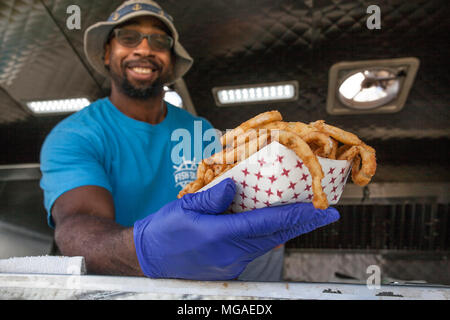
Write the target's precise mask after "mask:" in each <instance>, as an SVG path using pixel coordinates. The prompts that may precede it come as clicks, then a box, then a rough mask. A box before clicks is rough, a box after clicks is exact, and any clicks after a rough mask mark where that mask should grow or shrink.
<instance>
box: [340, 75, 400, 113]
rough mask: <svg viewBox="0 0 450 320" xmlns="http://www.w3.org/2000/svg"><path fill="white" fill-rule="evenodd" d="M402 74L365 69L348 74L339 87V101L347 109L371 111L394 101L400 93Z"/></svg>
mask: <svg viewBox="0 0 450 320" xmlns="http://www.w3.org/2000/svg"><path fill="white" fill-rule="evenodd" d="M401 76H403V74H402V72H396V71H393V70H389V69H366V70H360V71H357V72H353V73H351V74H349V75H348V76H347V77H346V78H345V79H344V80H343V81H342V82H341V85H340V86H339V91H338V97H339V100H340V101H341V102H342V103H343V104H344V105H346V106H347V107H349V108H353V109H358V110H367V109H373V108H377V107H380V106H383V105H385V104H387V103H389V102H390V101H392V100H394V99H395V98H396V97H397V96H398V93H399V91H400V79H399V77H401Z"/></svg>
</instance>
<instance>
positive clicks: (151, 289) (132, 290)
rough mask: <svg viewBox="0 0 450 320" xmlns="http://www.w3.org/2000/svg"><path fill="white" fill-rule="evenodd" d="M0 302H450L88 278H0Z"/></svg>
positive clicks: (390, 288) (361, 290) (431, 290)
mask: <svg viewBox="0 0 450 320" xmlns="http://www.w3.org/2000/svg"><path fill="white" fill-rule="evenodd" d="M0 299H30V300H41V299H49V300H53V299H56V300H130V299H131V300H142V299H152V300H153V299H165V300H178V299H185V300H190V299H199V300H212V299H214V300H230V299H233V300H239V299H241V300H259V299H269V300H270V299H318V300H347V299H352V300H392V299H400V300H403V299H408V300H410V299H411V300H413V299H419V300H423V299H426V300H433V299H438V300H450V287H447V286H417V285H381V286H380V288H379V289H369V288H368V286H366V285H365V284H364V285H363V284H347V283H342V284H340V283H302V282H241V281H190V280H174V279H149V278H140V277H116V276H93V275H82V276H76V275H73V276H72V275H70V276H69V275H36V274H33V275H31V274H0Z"/></svg>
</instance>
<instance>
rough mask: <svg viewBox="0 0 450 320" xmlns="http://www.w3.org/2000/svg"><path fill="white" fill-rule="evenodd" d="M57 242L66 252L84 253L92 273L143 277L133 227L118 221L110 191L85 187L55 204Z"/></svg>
mask: <svg viewBox="0 0 450 320" xmlns="http://www.w3.org/2000/svg"><path fill="white" fill-rule="evenodd" d="M52 217H53V221H54V222H55V226H56V229H55V241H56V244H57V245H58V248H59V249H60V251H61V253H62V254H63V255H67V256H83V257H85V259H86V267H87V271H88V273H95V274H114V275H128V276H143V275H144V274H143V273H142V270H141V268H140V266H139V262H138V259H137V256H136V250H135V245H134V240H133V227H130V228H125V227H123V226H120V225H119V224H117V223H115V221H114V217H115V212H114V202H113V199H112V196H111V194H110V193H109V191H108V190H106V189H104V188H101V187H97V186H83V187H79V188H75V189H72V190H70V191H68V192H66V193H64V194H62V195H61V196H60V197H59V198H58V199H57V200H56V201H55V203H54V205H53V208H52Z"/></svg>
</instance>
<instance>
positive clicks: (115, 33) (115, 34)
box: [109, 28, 174, 51]
mask: <svg viewBox="0 0 450 320" xmlns="http://www.w3.org/2000/svg"><path fill="white" fill-rule="evenodd" d="M123 30H126V31H132V32H136V34H139V41H137V42H136V44H135V45H127V44H125V43H122V42H121V41H120V37H119V32H120V31H123ZM113 37H116V39H117V41H118V42H119V43H120V44H121V45H122V46H124V47H127V48H135V47H137V46H138V45H139V44H141V42H142V40H143V39H144V38H146V39H147V42H148V45H149V46H150V48H152V49H153V50H157V51H170V50H172V48H173V45H174V40H173V38H172V37H171V36H169V35H166V34H159V33H153V34H145V33H142V32H139V31H137V30H129V29H122V28H117V29H114V30H113V32H111V35H110V38H109V40H111V39H112V38H113ZM155 37H165V38H167V39H168V40H169V46H168V47H167V48H158V47H155V46H154V42H153V41H152V38H153V39H154V38H155Z"/></svg>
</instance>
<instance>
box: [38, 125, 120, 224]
mask: <svg viewBox="0 0 450 320" xmlns="http://www.w3.org/2000/svg"><path fill="white" fill-rule="evenodd" d="M40 158H41V160H40V161H41V172H42V178H41V181H40V186H41V188H42V190H43V191H44V206H45V209H46V210H47V222H48V224H49V226H50V227H52V228H53V227H54V223H53V220H52V217H51V209H52V206H53V204H54V202H55V200H56V199H57V198H58V197H59V196H61V195H62V194H63V193H65V192H67V191H69V190H72V189H74V188H77V187H81V186H86V185H95V186H100V187H103V188H105V189H107V190H109V191H110V192H112V188H111V184H110V181H109V179H108V176H107V174H106V171H105V168H104V166H103V165H102V162H101V150H100V146H99V145H97V144H96V143H95V142H94V141H92V140H90V139H88V138H87V137H85V136H82V135H81V134H79V133H77V132H74V131H64V130H60V131H52V132H51V133H50V134H49V135H48V136H47V138H46V140H45V142H44V144H43V146H42V149H41V154H40Z"/></svg>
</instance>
